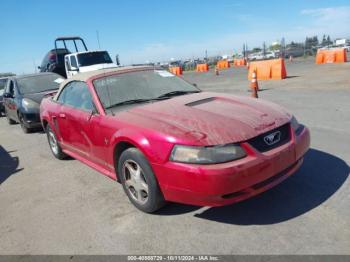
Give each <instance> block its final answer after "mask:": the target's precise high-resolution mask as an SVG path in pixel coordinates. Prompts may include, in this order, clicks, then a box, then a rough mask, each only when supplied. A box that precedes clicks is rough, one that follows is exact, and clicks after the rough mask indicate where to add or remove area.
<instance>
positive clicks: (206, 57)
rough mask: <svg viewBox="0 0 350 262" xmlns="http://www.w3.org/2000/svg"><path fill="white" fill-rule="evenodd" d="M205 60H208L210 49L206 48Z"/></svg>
mask: <svg viewBox="0 0 350 262" xmlns="http://www.w3.org/2000/svg"><path fill="white" fill-rule="evenodd" d="M205 62H208V50H205Z"/></svg>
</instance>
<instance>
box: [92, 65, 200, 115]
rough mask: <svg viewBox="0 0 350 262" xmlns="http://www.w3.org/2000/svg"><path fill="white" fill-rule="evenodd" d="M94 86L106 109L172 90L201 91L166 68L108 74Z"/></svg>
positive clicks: (155, 96)
mask: <svg viewBox="0 0 350 262" xmlns="http://www.w3.org/2000/svg"><path fill="white" fill-rule="evenodd" d="M94 86H95V90H96V93H97V95H98V96H99V98H100V101H101V103H102V105H103V107H104V108H105V109H106V108H109V107H111V106H113V105H116V104H120V103H123V102H125V101H129V100H136V99H142V100H143V99H144V100H152V99H157V98H158V97H160V96H162V95H165V94H167V93H170V92H175V93H176V92H177V91H183V92H184V93H186V92H199V90H198V89H197V88H195V87H194V86H193V85H191V84H189V83H187V82H186V81H184V80H183V79H181V78H179V77H176V76H175V75H173V74H171V73H169V72H168V71H164V70H149V71H141V72H132V73H126V74H120V75H114V76H108V77H105V78H101V79H97V80H95V81H94ZM180 94H181V93H179V95H180ZM182 94H183V93H182Z"/></svg>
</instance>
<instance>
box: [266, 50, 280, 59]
mask: <svg viewBox="0 0 350 262" xmlns="http://www.w3.org/2000/svg"><path fill="white" fill-rule="evenodd" d="M276 57H278V56H277V55H276V53H275V52H273V51H267V52H266V53H265V56H264V58H265V59H273V58H276Z"/></svg>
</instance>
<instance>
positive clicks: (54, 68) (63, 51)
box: [39, 36, 88, 78]
mask: <svg viewBox="0 0 350 262" xmlns="http://www.w3.org/2000/svg"><path fill="white" fill-rule="evenodd" d="M69 43H70V44H74V47H73V49H75V52H79V48H78V46H80V48H81V47H83V49H82V50H83V51H88V49H87V47H86V44H85V42H84V40H83V39H82V38H81V37H79V36H69V37H58V38H56V39H55V49H52V50H50V51H49V52H48V53H47V54H46V55H45V57H44V59H43V61H42V63H41V66H39V69H40V72H53V73H56V74H59V75H61V76H63V77H65V78H67V73H66V69H65V63H64V56H65V55H67V54H70V53H71V52H70V51H69V49H68V46H69V45H68V44H69ZM59 44H60V45H61V46H62V45H63V48H58V45H59Z"/></svg>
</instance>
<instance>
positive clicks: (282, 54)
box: [280, 37, 286, 58]
mask: <svg viewBox="0 0 350 262" xmlns="http://www.w3.org/2000/svg"><path fill="white" fill-rule="evenodd" d="M285 52H286V44H285V40H284V37H282V40H281V48H280V56H281V58H284V55H285Z"/></svg>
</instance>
